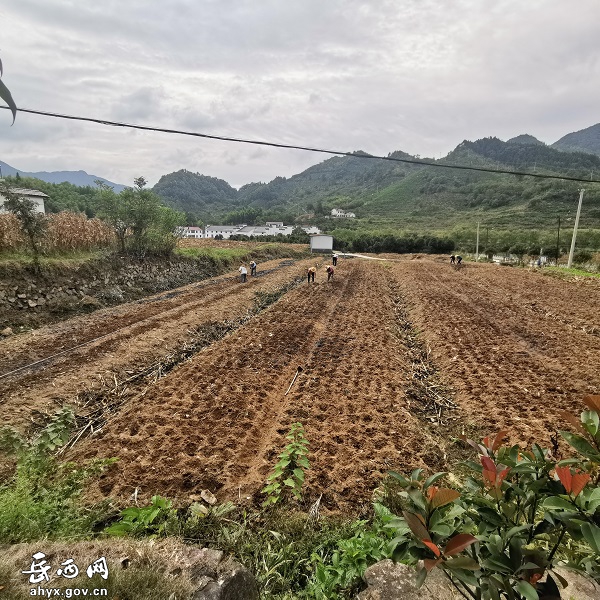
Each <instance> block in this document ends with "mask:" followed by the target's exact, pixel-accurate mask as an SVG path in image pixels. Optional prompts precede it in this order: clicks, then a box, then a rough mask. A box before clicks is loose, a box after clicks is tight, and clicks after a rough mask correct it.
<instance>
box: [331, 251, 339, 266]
mask: <svg viewBox="0 0 600 600" xmlns="http://www.w3.org/2000/svg"><path fill="white" fill-rule="evenodd" d="M337 259H338V255H337V254H334V255H333V256H332V257H331V260H332V261H333V266H334V267H335V266H336V265H337Z"/></svg>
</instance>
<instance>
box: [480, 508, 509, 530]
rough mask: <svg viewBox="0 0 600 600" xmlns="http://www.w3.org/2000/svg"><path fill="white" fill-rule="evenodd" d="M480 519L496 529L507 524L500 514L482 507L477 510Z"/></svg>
mask: <svg viewBox="0 0 600 600" xmlns="http://www.w3.org/2000/svg"><path fill="white" fill-rule="evenodd" d="M477 512H478V513H479V515H480V517H481V518H482V519H483V520H484V521H486V523H490V524H491V525H493V526H494V527H499V526H501V525H503V524H504V523H505V520H504V519H503V518H502V515H501V514H499V513H498V512H497V511H495V510H494V509H492V508H488V507H487V506H482V507H480V508H478V509H477Z"/></svg>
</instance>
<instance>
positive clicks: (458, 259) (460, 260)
mask: <svg viewBox="0 0 600 600" xmlns="http://www.w3.org/2000/svg"><path fill="white" fill-rule="evenodd" d="M461 262H462V256H457V257H456V264H457V265H460V263H461Z"/></svg>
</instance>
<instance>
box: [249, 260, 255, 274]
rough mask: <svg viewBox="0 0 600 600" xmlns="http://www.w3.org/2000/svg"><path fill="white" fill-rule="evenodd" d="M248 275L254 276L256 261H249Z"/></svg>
mask: <svg viewBox="0 0 600 600" xmlns="http://www.w3.org/2000/svg"><path fill="white" fill-rule="evenodd" d="M250 277H256V263H255V262H254V261H252V262H251V263H250Z"/></svg>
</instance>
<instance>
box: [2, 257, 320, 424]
mask: <svg viewBox="0 0 600 600" xmlns="http://www.w3.org/2000/svg"><path fill="white" fill-rule="evenodd" d="M308 262H309V261H301V262H300V263H297V262H292V261H281V260H276V261H270V262H268V263H263V264H261V268H262V273H263V274H262V275H261V276H260V277H257V278H250V279H249V281H248V283H247V284H245V285H242V284H240V283H238V281H237V279H236V278H235V276H234V274H233V273H232V274H229V276H227V277H218V278H215V279H213V280H208V281H206V282H202V283H200V284H192V285H188V286H185V287H183V288H178V289H177V290H173V291H171V292H168V293H161V294H157V295H156V296H153V297H150V298H148V299H145V300H144V301H142V302H134V303H129V304H126V305H121V306H118V307H114V308H110V309H103V310H100V311H97V312H95V313H93V314H91V315H86V316H81V317H76V318H74V319H71V320H69V321H66V322H61V323H57V324H54V325H49V326H45V327H43V328H41V329H38V330H35V331H32V332H29V333H26V334H22V335H19V336H15V337H14V338H7V339H5V340H3V341H1V342H0V353H1V354H2V356H3V360H2V373H0V375H2V374H5V373H8V372H9V370H11V369H13V368H18V367H19V366H23V365H27V364H30V363H31V362H34V361H36V360H40V359H42V358H46V357H49V356H52V355H54V354H56V353H60V352H62V351H64V350H68V349H70V348H73V347H74V346H77V345H79V344H82V343H84V344H85V345H84V346H83V347H81V348H77V349H75V350H72V351H69V352H67V353H65V354H63V355H62V356H59V357H56V358H54V359H52V360H51V361H48V362H44V363H42V364H41V365H39V366H37V367H35V368H32V369H25V370H22V371H19V372H18V373H14V374H11V375H8V376H7V377H2V378H0V404H1V405H2V408H3V411H5V413H6V414H8V415H10V420H9V421H10V422H11V424H16V425H20V424H22V423H24V422H27V421H28V420H29V415H30V414H31V412H32V411H40V412H47V411H52V410H54V408H55V407H56V406H57V405H61V404H63V403H64V402H69V401H72V400H73V399H74V398H75V396H76V395H77V394H78V393H81V392H82V391H86V390H91V389H95V388H96V387H97V386H98V385H99V384H100V381H102V380H103V379H105V378H108V379H109V380H112V379H113V377H114V376H115V375H116V376H117V377H119V378H120V377H121V376H122V375H123V374H124V373H126V372H127V371H131V370H136V369H141V368H143V367H144V366H147V365H150V364H153V363H154V362H155V361H156V360H159V359H160V358H162V357H163V356H165V355H166V354H169V353H170V352H172V351H173V350H175V349H177V348H179V347H181V346H182V345H183V344H184V343H185V342H186V340H187V339H189V337H190V331H193V330H194V329H195V328H197V327H199V326H201V325H202V324H204V323H208V322H216V321H222V320H226V319H229V320H233V319H236V318H239V317H240V316H242V315H243V314H245V313H246V311H247V310H248V309H249V308H251V307H252V306H253V303H254V298H255V294H256V292H258V291H270V290H272V289H274V288H275V287H277V286H279V285H282V284H284V283H286V282H288V281H291V280H293V279H294V278H295V277H298V276H299V275H301V274H302V273H303V271H304V268H305V266H304V264H305V263H307V264H308ZM267 271H269V272H267ZM100 336H105V337H102V339H99V340H97V341H91V342H90V340H94V339H95V338H97V337H100ZM86 341H87V342H88V343H86ZM5 359H6V360H5Z"/></svg>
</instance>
